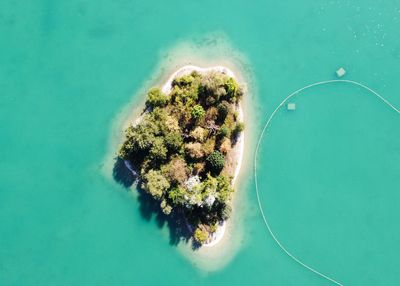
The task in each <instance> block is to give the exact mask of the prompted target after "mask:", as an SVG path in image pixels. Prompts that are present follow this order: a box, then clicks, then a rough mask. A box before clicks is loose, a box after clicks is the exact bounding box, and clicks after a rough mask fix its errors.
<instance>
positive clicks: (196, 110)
mask: <svg viewBox="0 0 400 286" xmlns="http://www.w3.org/2000/svg"><path fill="white" fill-rule="evenodd" d="M204 115H206V112H205V111H204V109H203V107H202V106H201V105H198V104H197V105H195V106H193V109H192V116H193V118H194V119H196V120H197V119H201V118H203V117H204Z"/></svg>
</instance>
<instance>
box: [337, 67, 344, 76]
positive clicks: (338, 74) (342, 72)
mask: <svg viewBox="0 0 400 286" xmlns="http://www.w3.org/2000/svg"><path fill="white" fill-rule="evenodd" d="M345 74H346V70H345V69H344V68H340V69H338V70H337V71H336V76H337V77H342V76H344V75H345Z"/></svg>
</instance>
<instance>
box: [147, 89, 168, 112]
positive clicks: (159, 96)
mask: <svg viewBox="0 0 400 286" xmlns="http://www.w3.org/2000/svg"><path fill="white" fill-rule="evenodd" d="M167 102H168V97H167V96H166V95H165V94H164V93H163V92H162V91H161V90H160V89H159V88H157V87H153V88H151V89H150V90H149V92H148V93H147V101H146V105H147V106H150V107H152V108H155V107H163V106H165V105H166V104H167Z"/></svg>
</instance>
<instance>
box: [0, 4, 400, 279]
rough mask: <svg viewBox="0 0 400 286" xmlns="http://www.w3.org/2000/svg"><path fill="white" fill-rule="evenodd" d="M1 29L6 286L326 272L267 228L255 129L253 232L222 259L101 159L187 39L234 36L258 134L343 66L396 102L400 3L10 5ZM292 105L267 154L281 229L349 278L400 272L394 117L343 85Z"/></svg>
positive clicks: (272, 207)
mask: <svg viewBox="0 0 400 286" xmlns="http://www.w3.org/2000/svg"><path fill="white" fill-rule="evenodd" d="M0 24H1V25H0V35H1V37H0V91H1V93H0V130H1V137H0V150H1V151H0V155H1V156H0V158H1V160H0V173H1V176H0V285H138V284H141V285H160V284H164V285H243V284H244V283H248V285H256V284H265V285H331V284H330V283H329V282H327V281H325V280H323V279H321V278H318V277H317V276H315V275H314V274H312V273H310V272H308V271H306V270H305V269H303V268H301V267H300V266H299V265H298V264H296V263H295V262H293V261H292V260H290V259H289V258H288V257H287V256H285V254H284V253H283V252H282V251H281V250H280V249H279V248H278V246H277V245H276V244H275V243H274V241H273V240H272V238H271V237H270V236H269V235H268V233H267V231H266V229H265V227H264V224H263V222H262V219H261V216H260V214H259V211H258V209H257V204H256V197H255V189H254V181H253V177H252V175H253V174H252V170H251V159H252V158H251V154H252V152H253V150H254V147H255V144H254V141H255V140H249V141H248V142H249V143H248V147H247V148H248V149H247V155H248V157H249V159H248V161H250V163H247V166H248V167H249V170H248V172H247V173H246V176H243V177H244V178H242V180H241V182H240V185H239V187H240V189H241V190H242V191H243V194H244V195H243V196H244V199H243V203H244V204H245V205H244V206H243V209H244V210H245V211H243V214H242V224H243V230H244V236H243V241H242V243H241V245H240V247H239V249H237V250H233V251H234V252H235V255H234V256H233V258H232V259H231V260H230V262H229V263H228V264H227V265H225V266H224V267H223V268H221V269H219V270H217V271H212V272H211V271H205V270H202V269H199V268H198V267H195V266H193V263H192V262H191V261H190V260H188V259H187V258H186V257H185V256H184V255H182V253H181V252H179V251H178V250H177V247H176V246H174V245H171V244H170V243H169V237H168V231H167V230H166V228H165V227H160V226H159V225H158V224H157V222H156V219H155V218H154V217H152V218H148V217H145V216H144V215H143V211H141V210H143V208H141V204H140V202H139V201H138V199H137V198H136V197H135V196H132V195H130V194H129V192H126V191H125V189H124V188H123V187H122V186H120V185H119V184H117V183H115V182H114V181H113V180H112V179H110V177H109V176H107V175H105V173H104V169H107V168H105V166H104V164H105V163H104V162H105V159H104V158H105V157H106V158H108V157H110V156H111V155H110V152H109V151H110V143H109V142H110V136H111V135H110V134H113V131H112V130H113V126H115V121H116V120H117V118H118V116H119V114H120V112H121V110H122V109H123V107H124V106H126V104H128V103H132V102H133V104H135V103H136V104H137V103H139V102H142V100H143V99H142V97H141V96H140V94H138V93H137V91H138V90H140V89H141V88H142V86H143V84H144V83H145V82H146V81H147V80H148V79H149V78H151V77H152V76H153V75H154V73H155V72H156V68H157V67H158V66H159V64H160V62H162V61H165V59H164V58H163V57H164V56H163V55H165V52H168V51H169V50H173V49H174V47H175V46H176V45H179V44H180V43H181V42H182V41H189V42H192V43H194V45H201V46H202V47H203V48H206V49H207V48H208V49H209V52H210V53H213V51H214V49H215V42H216V41H214V40H213V37H214V38H215V37H219V36H218V35H224V37H226V38H227V39H228V41H229V43H230V45H231V46H232V47H234V48H235V49H236V50H238V51H240V52H241V54H243V56H244V57H245V58H246V60H245V61H246V63H247V64H246V67H247V71H246V72H248V73H249V74H251V76H252V79H253V81H252V82H251V83H252V85H254V87H253V90H255V91H257V92H255V93H254V94H253V95H252V96H251V99H250V100H249V102H250V103H251V104H252V105H251V107H249V108H248V112H249V113H251V114H252V117H251V118H252V122H251V126H253V128H251V129H254V130H252V131H251V132H249V131H250V130H248V131H247V132H248V133H247V134H249V138H254V139H255V137H256V135H257V134H259V132H260V130H261V127H262V124H263V123H264V122H265V121H266V119H267V116H268V115H269V114H270V113H271V112H272V111H273V110H274V108H275V106H276V105H277V104H279V103H280V102H281V101H282V100H283V98H284V97H285V96H286V95H288V94H289V93H290V92H292V91H293V90H295V89H297V88H300V87H302V86H304V85H306V84H309V83H312V82H316V81H320V80H325V79H330V78H333V73H334V71H335V70H336V69H337V68H338V67H340V66H344V67H345V68H346V70H347V71H348V74H347V75H346V77H347V78H349V79H353V80H357V81H360V82H363V83H365V84H367V85H368V86H370V87H372V88H374V89H376V90H377V91H379V92H380V93H381V94H383V95H384V96H386V97H387V99H388V100H390V101H391V102H392V103H393V104H394V105H396V106H400V95H399V92H398V91H399V89H400V83H399V81H398V79H397V78H398V74H399V73H400V64H399V63H400V38H399V37H398V31H399V29H400V2H399V1H369V0H368V1H308V0H307V1H286V2H284V3H281V2H279V3H278V2H277V1H274V2H272V1H252V4H251V5H250V4H249V2H245V1H218V3H216V1H202V2H201V3H197V2H192V3H190V2H188V1H168V2H167V1H157V2H156V1H76V0H71V1H31V2H26V3H22V2H18V1H7V0H6V1H2V2H1V3H0ZM210 33H214V36H211V40H210V37H208V36H207V35H209V34H210ZM204 37H206V38H207V39H208V40H207V41H203V40H202V39H204ZM217 42H218V41H217ZM227 55H229V53H227ZM293 101H294V102H296V104H297V110H296V111H295V112H292V113H288V112H286V111H284V110H282V112H280V113H278V115H277V117H276V118H275V120H274V122H273V124H272V125H271V128H270V129H269V130H268V135H267V136H266V137H265V139H264V140H263V142H262V146H261V150H260V151H261V156H260V158H259V162H260V166H259V172H260V174H259V175H262V180H261V181H260V187H261V190H263V191H262V194H261V200H262V202H263V205H264V207H265V212H266V214H267V215H268V217H269V219H270V223H271V226H272V227H273V229H274V230H275V232H276V234H277V235H278V237H279V238H280V239H281V241H282V242H283V243H284V244H285V246H286V247H287V248H288V249H289V250H291V251H292V252H293V253H294V254H295V255H297V256H299V257H301V258H302V260H304V261H305V262H307V263H309V264H310V265H312V266H314V267H315V268H317V269H318V270H321V271H322V272H324V273H326V274H329V275H330V276H333V277H334V278H336V279H337V280H338V281H340V282H342V283H343V284H344V285H395V284H397V283H396V282H397V281H398V280H399V279H400V274H399V272H398V270H397V265H398V258H397V256H396V255H397V253H399V250H400V247H399V244H398V242H399V241H400V231H399V230H398V227H396V226H397V224H396V223H397V221H398V218H399V217H400V212H399V210H398V207H397V206H398V204H399V202H400V195H399V193H398V191H397V190H398V186H399V183H400V177H399V175H398V174H400V164H398V162H399V159H400V150H399V146H400V136H399V135H400V124H399V123H400V118H399V115H398V114H396V113H395V112H393V111H392V110H390V109H389V108H388V107H387V106H385V105H383V104H382V103H381V102H380V101H379V100H378V99H377V98H375V97H374V96H372V95H370V94H368V93H367V92H365V91H363V90H361V89H359V88H357V87H354V86H349V85H342V84H339V85H335V86H324V87H317V88H315V89H312V90H309V91H306V92H304V94H302V95H300V96H299V97H296V98H295V99H294V100H293ZM250 141H253V142H250Z"/></svg>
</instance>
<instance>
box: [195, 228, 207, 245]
mask: <svg viewBox="0 0 400 286" xmlns="http://www.w3.org/2000/svg"><path fill="white" fill-rule="evenodd" d="M194 239H195V240H196V241H197V242H198V243H200V244H203V243H206V242H207V239H208V232H207V230H205V229H204V228H200V227H198V228H196V230H195V231H194Z"/></svg>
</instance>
